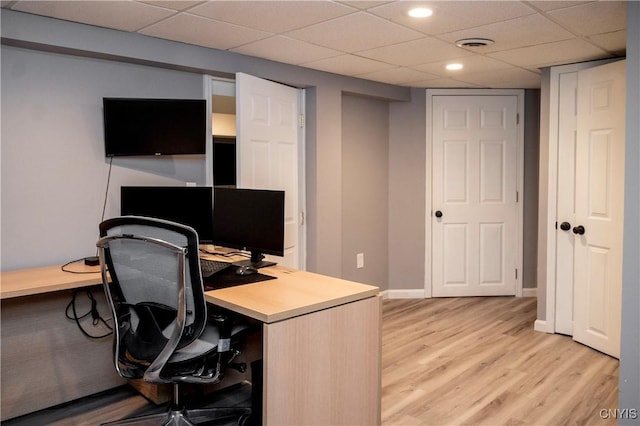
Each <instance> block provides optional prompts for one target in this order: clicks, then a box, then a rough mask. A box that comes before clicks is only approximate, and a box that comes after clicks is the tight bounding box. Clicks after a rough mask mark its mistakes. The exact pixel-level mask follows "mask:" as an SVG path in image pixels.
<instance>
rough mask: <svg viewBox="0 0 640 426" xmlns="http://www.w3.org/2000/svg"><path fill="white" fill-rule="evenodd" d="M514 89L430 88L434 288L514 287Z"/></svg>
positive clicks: (437, 291) (476, 292)
mask: <svg viewBox="0 0 640 426" xmlns="http://www.w3.org/2000/svg"><path fill="white" fill-rule="evenodd" d="M517 113H518V98H517V96H434V97H433V113H432V114H433V118H432V126H433V130H432V131H433V137H432V161H433V162H432V173H433V189H432V197H433V199H432V207H433V212H432V216H431V219H432V227H431V229H432V252H431V253H432V263H431V264H432V295H433V296H434V297H448V296H490V295H491V296H495V295H515V292H516V280H517V277H516V274H517V271H516V266H517V259H518V257H517V251H518V249H519V243H518V241H519V237H518V235H517V234H518V231H517V230H518V208H517V198H518V194H517V180H518V179H517V176H518V173H517V164H518V155H517V153H518V149H517V145H518V132H517V125H518V124H517Z"/></svg>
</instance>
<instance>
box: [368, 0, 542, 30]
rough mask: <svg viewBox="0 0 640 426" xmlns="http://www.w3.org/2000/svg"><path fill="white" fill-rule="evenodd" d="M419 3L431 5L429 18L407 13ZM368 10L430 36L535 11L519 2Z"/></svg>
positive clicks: (409, 3)
mask: <svg viewBox="0 0 640 426" xmlns="http://www.w3.org/2000/svg"><path fill="white" fill-rule="evenodd" d="M416 6H424V7H428V8H430V9H431V10H433V15H432V16H430V17H427V18H412V17H410V16H409V15H408V14H407V13H408V12H409V9H411V8H413V7H416ZM368 12H370V13H373V14H375V15H378V16H380V17H383V18H386V19H390V20H391V21H393V22H397V23H399V24H401V25H405V26H407V27H410V28H414V29H416V30H418V31H421V32H423V33H425V34H430V35H436V34H444V33H448V32H452V31H457V30H462V29H465V28H472V27H477V26H480V25H485V24H490V23H493V22H500V21H504V20H507V19H513V18H517V17H519V16H526V15H531V14H533V13H535V11H534V10H533V9H531V8H530V7H528V6H526V5H525V4H523V3H521V2H517V1H398V2H393V3H389V4H385V5H382V6H379V7H376V8H373V9H369V10H368Z"/></svg>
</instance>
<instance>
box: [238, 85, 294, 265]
mask: <svg viewBox="0 0 640 426" xmlns="http://www.w3.org/2000/svg"><path fill="white" fill-rule="evenodd" d="M236 104H237V107H236V108H237V117H236V122H237V124H236V127H237V136H236V151H237V175H238V178H237V186H238V188H250V189H273V190H284V191H285V235H284V242H285V244H284V245H285V255H284V258H274V259H273V260H274V261H276V262H278V263H279V264H281V265H285V266H289V267H292V268H297V269H304V265H303V262H302V255H301V252H303V247H302V245H301V244H300V240H299V238H300V237H301V234H302V232H301V230H300V227H301V226H302V224H301V223H300V220H299V218H300V217H301V216H302V210H301V188H300V167H301V164H299V161H300V156H299V153H300V152H301V142H300V141H301V140H302V139H301V131H300V124H299V123H300V114H301V109H300V91H299V90H298V89H295V88H292V87H289V86H285V85H283V84H278V83H274V82H271V81H267V80H263V79H260V78H257V77H253V76H250V75H247V74H242V73H238V74H237V75H236Z"/></svg>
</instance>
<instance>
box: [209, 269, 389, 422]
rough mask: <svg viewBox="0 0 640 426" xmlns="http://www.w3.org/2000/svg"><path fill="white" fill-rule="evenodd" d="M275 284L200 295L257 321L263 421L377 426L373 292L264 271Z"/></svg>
mask: <svg viewBox="0 0 640 426" xmlns="http://www.w3.org/2000/svg"><path fill="white" fill-rule="evenodd" d="M260 272H261V273H264V274H266V275H273V276H276V277H277V278H278V279H277V280H269V281H262V282H258V283H254V284H246V285H243V286H238V287H231V288H226V289H221V290H214V291H209V292H206V293H205V294H206V298H207V301H208V302H210V303H213V304H215V305H219V306H223V307H225V308H228V309H230V310H233V311H235V312H239V313H242V314H243V315H246V316H249V317H251V318H254V319H257V320H259V321H261V322H262V323H263V342H262V344H263V349H262V354H263V365H264V367H263V368H264V377H263V398H262V400H263V424H265V425H308V424H309V425H310V424H314V425H332V426H337V425H367V426H371V425H379V424H380V422H381V411H380V410H381V407H380V397H381V394H380V386H381V373H380V371H381V364H380V351H381V348H380V346H381V341H380V339H381V334H380V330H381V306H382V305H381V301H380V297H379V296H378V293H379V289H378V287H374V286H370V285H365V284H360V283H356V282H351V281H345V280H341V279H338V278H331V277H327V276H324V275H318V274H313V273H310V272H304V271H297V270H291V269H288V268H284V267H279V266H275V267H270V268H265V269H261V270H260Z"/></svg>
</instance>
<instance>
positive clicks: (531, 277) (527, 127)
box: [522, 90, 540, 288]
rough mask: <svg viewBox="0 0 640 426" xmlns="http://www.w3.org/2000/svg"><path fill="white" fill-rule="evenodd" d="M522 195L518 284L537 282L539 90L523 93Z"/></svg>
mask: <svg viewBox="0 0 640 426" xmlns="http://www.w3.org/2000/svg"><path fill="white" fill-rule="evenodd" d="M524 111H525V113H524V195H523V197H522V202H523V203H524V204H523V210H524V211H523V214H524V218H523V221H522V225H523V230H522V234H523V235H522V241H523V254H522V287H523V288H536V286H537V281H538V279H537V278H538V271H537V268H538V168H539V166H540V165H539V161H538V153H539V151H540V90H525V95H524Z"/></svg>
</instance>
